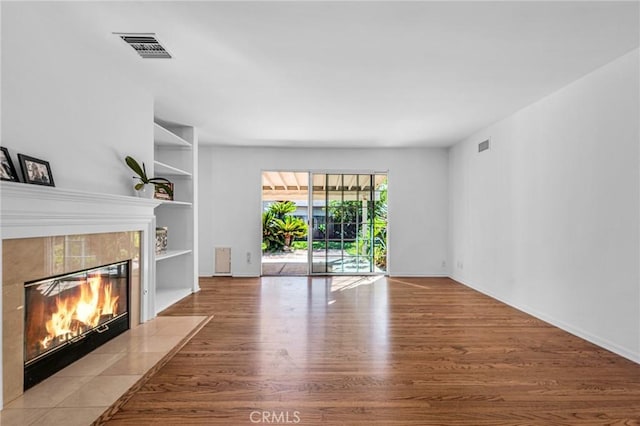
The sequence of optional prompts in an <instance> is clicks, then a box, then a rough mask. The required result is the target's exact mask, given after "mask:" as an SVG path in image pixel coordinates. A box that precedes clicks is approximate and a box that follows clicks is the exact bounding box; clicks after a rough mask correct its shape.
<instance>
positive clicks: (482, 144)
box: [478, 139, 489, 152]
mask: <svg viewBox="0 0 640 426" xmlns="http://www.w3.org/2000/svg"><path fill="white" fill-rule="evenodd" d="M488 149H489V139H487V140H486V141H482V142H480V143H479V144H478V152H482V151H486V150H488Z"/></svg>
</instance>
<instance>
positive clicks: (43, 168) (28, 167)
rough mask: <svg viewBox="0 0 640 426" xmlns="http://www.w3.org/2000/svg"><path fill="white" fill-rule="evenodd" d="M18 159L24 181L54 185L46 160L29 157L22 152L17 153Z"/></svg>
mask: <svg viewBox="0 0 640 426" xmlns="http://www.w3.org/2000/svg"><path fill="white" fill-rule="evenodd" d="M18 161H19V162H20V167H21V168H22V176H23V177H24V181H25V183H31V184H34V185H44V186H56V185H55V184H54V182H53V175H52V174H51V166H49V162H48V161H44V160H40V159H38V158H34V157H30V156H28V155H24V154H18Z"/></svg>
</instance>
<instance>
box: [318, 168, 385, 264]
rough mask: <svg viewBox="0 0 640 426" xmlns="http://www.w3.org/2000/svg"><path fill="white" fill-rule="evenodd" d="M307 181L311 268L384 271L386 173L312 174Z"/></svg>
mask: <svg viewBox="0 0 640 426" xmlns="http://www.w3.org/2000/svg"><path fill="white" fill-rule="evenodd" d="M312 182H313V186H312V194H311V197H310V198H311V200H312V203H313V209H314V221H315V222H314V226H313V229H314V231H313V233H312V234H311V238H312V240H311V241H310V246H311V247H312V253H311V256H310V258H311V262H312V267H311V270H312V273H316V274H355V273H357V274H362V273H379V272H384V271H385V267H384V266H385V265H386V175H385V174H312ZM382 204H384V205H382ZM383 228H384V229H383Z"/></svg>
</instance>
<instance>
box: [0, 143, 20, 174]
mask: <svg viewBox="0 0 640 426" xmlns="http://www.w3.org/2000/svg"><path fill="white" fill-rule="evenodd" d="M0 180H6V181H9V182H20V178H19V177H18V172H17V171H16V168H15V167H14V166H13V161H11V155H9V150H8V149H7V148H5V147H3V146H0Z"/></svg>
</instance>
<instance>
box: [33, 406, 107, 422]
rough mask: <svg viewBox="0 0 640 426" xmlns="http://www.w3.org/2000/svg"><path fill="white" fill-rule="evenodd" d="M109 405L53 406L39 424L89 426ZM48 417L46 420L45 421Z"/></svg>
mask: <svg viewBox="0 0 640 426" xmlns="http://www.w3.org/2000/svg"><path fill="white" fill-rule="evenodd" d="M107 407H108V406H106V405H105V406H104V407H87V408H78V407H74V408H59V407H58V408H52V409H51V410H50V411H49V412H48V413H47V414H45V417H44V418H42V419H40V420H39V421H38V422H40V421H42V423H38V424H39V425H43V426H44V425H46V426H88V425H90V424H91V423H93V422H94V421H95V420H96V419H97V418H98V417H100V415H101V414H102V413H104V411H105V410H106V409H107ZM44 419H46V421H43V420H44Z"/></svg>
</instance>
